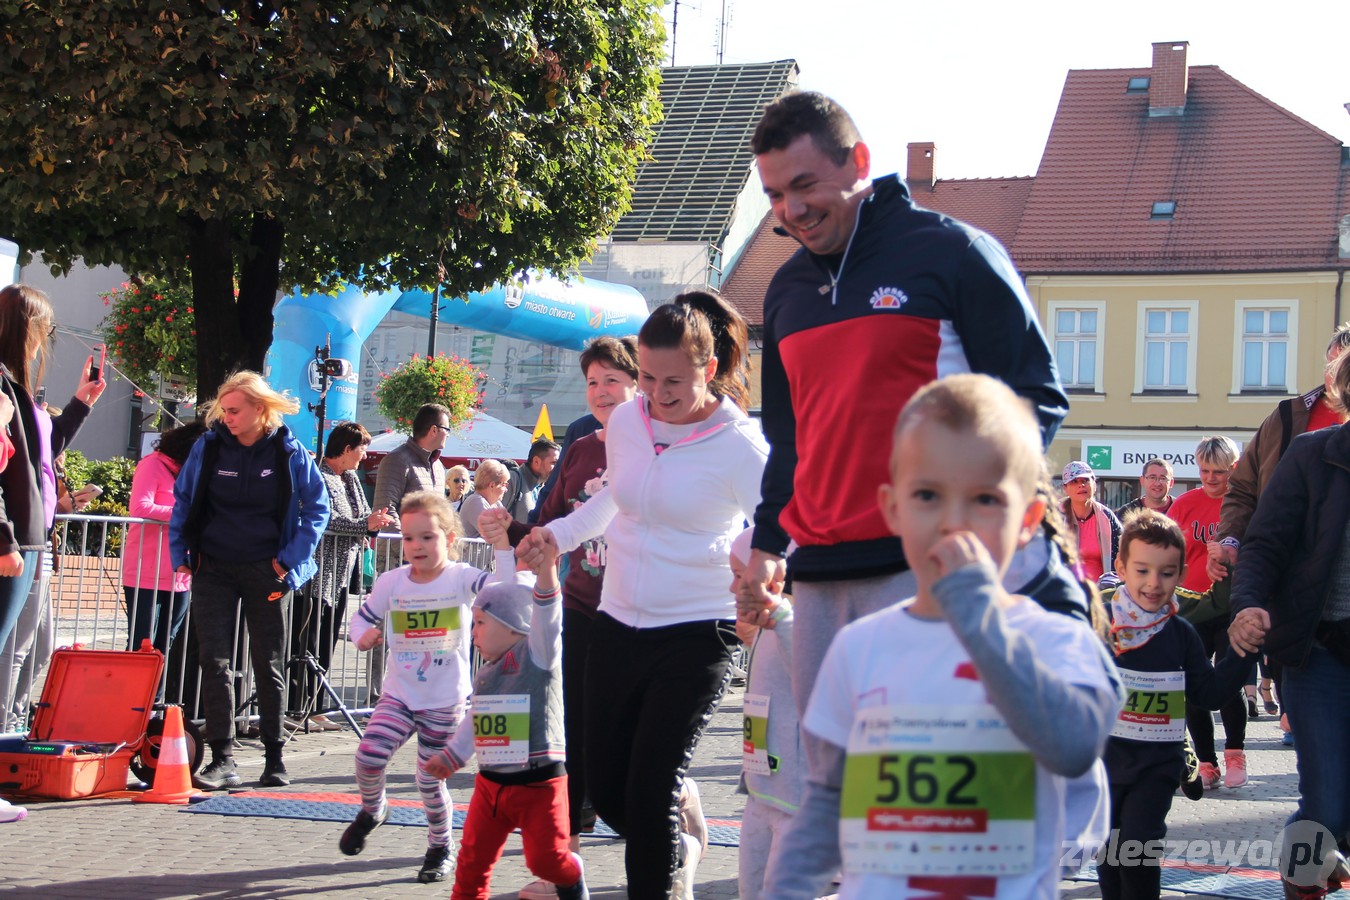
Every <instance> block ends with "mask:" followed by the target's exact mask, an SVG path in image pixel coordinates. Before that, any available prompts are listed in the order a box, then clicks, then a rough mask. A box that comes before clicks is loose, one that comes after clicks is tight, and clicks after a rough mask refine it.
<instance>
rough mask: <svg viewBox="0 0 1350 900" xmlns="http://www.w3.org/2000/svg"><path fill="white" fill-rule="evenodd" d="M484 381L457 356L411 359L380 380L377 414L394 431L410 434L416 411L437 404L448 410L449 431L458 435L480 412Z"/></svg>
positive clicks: (475, 370)
mask: <svg viewBox="0 0 1350 900" xmlns="http://www.w3.org/2000/svg"><path fill="white" fill-rule="evenodd" d="M486 380H487V376H486V375H485V374H484V373H483V372H481V371H479V370H478V369H476V368H475V367H474V366H472V365H470V364H469V363H468V362H465V361H464V360H462V359H460V358H459V357H458V356H446V355H445V354H444V353H440V354H437V355H436V356H434V357H428V356H418V355H414V356H413V358H412V359H410V360H408V361H407V362H405V363H404V364H403V365H401V366H399V367H398V368H396V369H395V370H394V371H392V372H389V373H387V374H385V375H382V376H381V377H380V383H379V386H377V387H376V388H375V402H376V403H377V404H378V405H379V408H380V413H381V414H382V415H383V416H384V417H385V418H386V419H388V420H389V421H391V422H393V423H394V430H395V431H399V432H402V433H404V434H411V433H412V424H413V419H414V418H415V417H416V416H417V410H418V409H419V408H420V407H421V406H422V405H423V404H426V403H439V404H441V405H442V406H444V407H445V408H446V409H448V410H450V427H451V428H453V429H455V430H456V431H459V430H461V429H463V428H464V426H465V425H467V424H469V422H471V421H472V420H473V414H474V411H475V410H477V409H479V408H481V406H482V404H483V382H484V381H486Z"/></svg>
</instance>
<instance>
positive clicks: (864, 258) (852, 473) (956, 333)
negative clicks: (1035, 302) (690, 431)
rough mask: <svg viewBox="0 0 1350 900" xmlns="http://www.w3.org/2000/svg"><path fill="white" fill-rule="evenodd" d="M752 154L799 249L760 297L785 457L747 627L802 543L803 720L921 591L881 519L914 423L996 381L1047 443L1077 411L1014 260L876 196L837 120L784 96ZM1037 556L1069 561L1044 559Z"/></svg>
mask: <svg viewBox="0 0 1350 900" xmlns="http://www.w3.org/2000/svg"><path fill="white" fill-rule="evenodd" d="M751 149H752V150H753V152H754V154H755V159H756V162H757V164H758V167H759V174H760V179H761V181H762V182H763V186H764V191H765V193H766V194H767V195H768V197H769V201H770V203H771V205H772V207H773V212H774V215H775V216H776V217H777V218H778V221H779V223H780V225H781V226H782V227H781V228H780V229H779V230H780V232H786V233H787V234H789V235H791V236H792V237H794V238H796V239H797V240H798V241H800V242H801V244H802V247H801V249H799V250H798V251H797V252H796V253H795V254H794V255H793V256H792V257H791V258H790V259H789V260H788V261H787V262H786V263H784V264H783V266H782V268H780V269H779V270H778V273H777V274H776V275H775V276H774V278H773V280H772V282H771V283H770V285H769V288H768V292H767V293H766V295H765V298H764V356H763V360H762V372H763V388H764V395H763V396H764V399H763V425H764V434H765V436H766V437H767V438H768V440H769V443H770V445H771V450H770V453H769V460H768V466H767V468H766V469H765V473H764V483H763V490H762V495H763V502H762V503H761V504H760V506H759V509H758V512H757V513H756V516H755V538H754V544H753V552H752V558H751V563H750V566H749V567H748V568H747V570H746V573H745V576H744V577H743V579H742V582H741V585H740V592H739V610H740V616H741V618H742V619H745V620H747V621H756V622H758V623H759V624H763V623H762V622H761V621H760V619H761V618H762V617H763V614H762V613H761V610H762V608H763V607H762V604H763V603H764V602H765V600H766V596H767V591H766V589H769V588H773V587H777V586H778V585H780V584H781V582H782V580H783V578H784V577H785V575H786V570H787V566H786V565H785V563H784V556H785V555H786V552H787V548H788V544H789V541H790V540H791V541H792V542H795V544H796V549H795V550H794V552H793V554H792V559H791V563H790V567H791V573H792V577H793V584H794V590H795V592H796V594H795V604H796V607H797V609H799V610H801V611H803V613H804V615H805V619H806V621H805V622H804V623H803V622H802V620H801V619H800V618H799V619H798V626H797V628H796V629H795V633H794V647H793V654H794V658H795V660H796V666H795V668H796V669H797V672H794V684H793V691H794V695H795V699H796V701H797V705H798V707H799V708H804V707H805V704H806V701H807V699H808V697H809V694H810V688H811V685H812V683H813V682H814V680H815V675H816V671H817V670H818V669H819V665H820V660H821V659H822V658H823V656H824V653H825V650H826V648H827V647H828V646H829V642H830V639H831V638H832V637H833V636H834V634H835V632H837V631H838V630H839V629H840V628H842V627H843V626H844V625H845V624H847V623H848V622H850V621H852V620H854V619H856V618H858V617H860V616H862V615H866V614H867V613H869V612H873V611H875V610H878V609H881V608H882V607H884V606H887V605H889V604H891V603H894V602H896V601H898V600H901V599H904V598H905V597H908V596H912V594H913V592H914V591H913V579H912V578H910V577H909V572H908V569H909V566H908V564H907V563H906V562H905V557H904V552H903V550H902V549H901V546H900V541H899V539H898V538H896V537H894V536H893V535H892V534H891V533H890V532H889V531H888V529H887V528H886V524H885V522H884V521H882V517H881V512H880V509H879V508H878V505H877V486H878V485H880V484H881V483H882V482H885V481H888V480H889V478H888V472H887V471H886V466H887V464H888V460H889V458H890V453H889V447H890V443H891V429H892V427H893V426H894V424H895V419H896V416H897V415H898V414H899V411H900V409H901V407H902V406H904V404H905V403H906V402H907V401H908V400H909V398H910V397H911V396H912V395H913V394H914V392H915V391H916V390H917V389H918V388H920V387H921V386H923V385H924V384H926V383H928V382H930V381H932V380H934V379H935V378H939V377H941V376H943V375H949V374H953V373H958V372H979V373H983V374H987V375H991V376H994V377H996V378H999V379H1001V380H1002V381H1004V382H1006V383H1007V384H1008V385H1009V386H1011V387H1012V388H1013V390H1015V391H1016V392H1017V393H1018V394H1020V395H1021V396H1023V397H1025V398H1026V399H1027V400H1028V401H1030V402H1031V404H1032V406H1033V407H1034V411H1035V413H1036V416H1037V418H1038V420H1039V421H1040V424H1041V429H1042V432H1043V435H1044V440H1045V442H1046V443H1047V444H1048V443H1049V441H1050V439H1051V437H1052V436H1053V435H1054V432H1055V429H1056V428H1058V426H1059V423H1060V421H1061V420H1062V419H1063V418H1064V416H1065V415H1066V413H1067V412H1068V399H1067V397H1066V396H1065V394H1064V390H1063V388H1062V387H1061V385H1060V381H1059V375H1058V373H1057V371H1056V368H1055V363H1054V359H1053V357H1052V355H1051V353H1050V349H1049V347H1048V346H1047V344H1046V340H1045V335H1044V333H1043V332H1042V331H1041V327H1040V324H1039V322H1038V321H1037V318H1036V312H1035V310H1034V308H1033V307H1032V305H1031V301H1030V299H1029V298H1028V297H1027V294H1026V290H1025V288H1024V287H1023V284H1022V279H1021V277H1020V276H1019V275H1018V273H1017V270H1016V268H1015V267H1014V266H1013V263H1012V260H1011V259H1010V258H1009V257H1008V254H1007V252H1006V251H1005V250H1004V249H1003V247H1002V246H1000V245H999V243H998V242H997V241H996V240H994V239H993V238H992V237H990V236H989V235H987V234H985V233H983V232H981V231H979V230H977V229H975V228H972V227H971V226H969V225H966V224H964V223H962V222H958V221H956V220H955V219H951V218H948V217H946V216H944V215H941V214H939V213H936V212H932V211H930V210H926V209H922V208H920V207H917V206H915V205H914V203H913V202H912V201H911V199H910V196H909V191H908V189H907V188H906V186H905V184H904V183H903V182H902V181H900V180H899V178H898V177H897V176H894V175H889V176H886V177H884V178H879V179H877V180H875V181H873V180H871V179H870V177H869V172H870V163H871V157H870V151H869V150H868V148H867V145H866V144H864V143H863V142H862V140H861V138H860V136H859V134H858V131H857V127H856V126H855V125H854V123H853V121H852V119H851V118H850V117H849V115H848V113H847V112H845V111H844V110H843V109H842V108H841V107H840V106H838V105H837V104H836V103H834V102H833V101H832V100H830V99H829V98H827V97H824V96H822V95H820V94H816V93H809V92H800V93H792V94H788V95H786V96H784V97H782V98H780V99H779V100H777V101H775V102H774V103H772V104H770V105H769V107H768V108H767V109H766V110H765V113H764V116H763V118H762V119H761V120H760V123H759V125H758V127H757V128H756V130H755V134H754V137H753V138H752V140H751ZM1038 552H1039V553H1040V554H1041V555H1042V556H1043V557H1044V556H1049V557H1053V556H1055V553H1054V551H1053V550H1050V549H1049V548H1048V547H1047V546H1046V544H1045V542H1041V543H1040V545H1039V547H1038ZM1045 565H1050V566H1053V565H1054V560H1053V559H1036V560H1034V561H1031V562H1028V563H1026V564H1025V565H1024V566H1023V567H1022V568H1023V570H1022V571H1021V572H1020V574H1021V575H1022V576H1025V577H1027V578H1028V580H1029V579H1030V578H1031V577H1032V576H1034V575H1035V574H1036V573H1037V572H1038V571H1041V570H1043V569H1044V568H1045ZM1014 568H1015V569H1016V568H1018V564H1017V563H1016V562H1015V563H1014ZM1061 580H1062V579H1061ZM1024 583H1025V582H1023V581H1019V582H1018V584H1017V585H1014V587H1018V586H1020V585H1021V584H1024ZM1047 605H1049V604H1047ZM803 624H804V625H805V627H802V626H803Z"/></svg>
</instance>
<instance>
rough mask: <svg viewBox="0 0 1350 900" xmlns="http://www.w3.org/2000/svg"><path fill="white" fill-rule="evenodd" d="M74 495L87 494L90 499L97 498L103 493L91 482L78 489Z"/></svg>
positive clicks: (101, 489)
mask: <svg viewBox="0 0 1350 900" xmlns="http://www.w3.org/2000/svg"><path fill="white" fill-rule="evenodd" d="M76 493H80V494H89V495H90V496H91V497H97V496H98V495H99V494H101V493H103V488H101V487H99V486H98V485H96V484H93V483H92V482H91V483H89V484H86V485H85V486H84V487H82V488H80V489H79V490H78V491H76Z"/></svg>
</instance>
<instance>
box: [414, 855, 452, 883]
mask: <svg viewBox="0 0 1350 900" xmlns="http://www.w3.org/2000/svg"><path fill="white" fill-rule="evenodd" d="M452 865H453V859H452V857H451V855H450V848H449V847H448V846H446V847H428V848H427V855H426V857H425V858H424V859H423V860H422V870H421V871H420V872H418V873H417V880H418V881H420V882H422V883H423V884H431V883H432V882H433V881H444V880H445V879H446V878H448V877H449V875H450V868H451V866H452Z"/></svg>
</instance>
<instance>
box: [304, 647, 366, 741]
mask: <svg viewBox="0 0 1350 900" xmlns="http://www.w3.org/2000/svg"><path fill="white" fill-rule="evenodd" d="M314 665H315V668H316V671H315V673H314V674H315V675H316V676H318V679H319V686H320V687H322V688H323V691H324V693H325V694H327V695H328V696H329V698H330V699H332V701H333V703H334V705H336V707H337V711H338V712H340V713H342V718H344V719H346V720H347V724H348V725H350V726H352V730H353V731H355V732H356V736H357V737H358V738H363V737H365V736H366V733H365V731H363V730H362V728H361V726H360V725H358V724H357V722H356V718H355V717H354V716H353V715H352V712H351V710H349V709H347V704H345V703H343V702H342V698H341V697H339V696H338V692H337V691H335V690H334V689H333V685H332V684H331V683H330V682H329V681H328V673H326V672H324V671H323V669H321V668H318V663H315V664H314Z"/></svg>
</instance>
